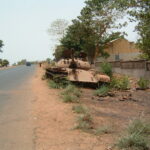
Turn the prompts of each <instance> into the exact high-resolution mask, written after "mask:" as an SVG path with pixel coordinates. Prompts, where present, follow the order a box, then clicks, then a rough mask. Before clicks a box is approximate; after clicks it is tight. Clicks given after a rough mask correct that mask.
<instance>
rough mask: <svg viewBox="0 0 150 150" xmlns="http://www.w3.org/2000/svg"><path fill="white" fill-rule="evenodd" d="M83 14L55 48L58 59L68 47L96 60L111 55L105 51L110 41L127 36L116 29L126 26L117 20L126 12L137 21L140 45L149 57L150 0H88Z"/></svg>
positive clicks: (76, 52)
mask: <svg viewBox="0 0 150 150" xmlns="http://www.w3.org/2000/svg"><path fill="white" fill-rule="evenodd" d="M85 4H86V5H85V7H84V8H83V9H82V10H81V13H80V16H78V17H77V18H76V19H74V20H73V21H72V24H71V25H70V26H68V28H67V30H66V32H65V34H64V36H63V37H62V38H61V40H60V45H58V46H57V47H56V49H55V52H54V56H55V58H56V60H58V59H60V58H61V57H62V55H63V54H64V53H63V51H65V50H71V51H72V50H74V54H75V55H78V54H79V53H80V52H85V53H86V54H87V56H88V60H89V61H90V62H91V63H93V62H94V60H95V58H96V56H98V55H100V56H102V57H108V54H107V53H106V52H105V51H104V49H105V46H106V45H107V43H108V42H110V41H111V40H114V39H117V38H120V37H124V33H120V32H114V29H120V28H121V27H123V26H125V25H126V22H124V23H122V24H120V23H118V24H117V22H118V19H120V18H122V17H123V16H124V15H126V14H127V13H128V14H129V15H130V16H131V17H130V21H137V22H138V24H137V26H136V28H135V29H136V31H137V32H138V34H139V39H138V42H137V44H138V46H139V48H140V49H141V50H142V52H143V53H144V54H145V55H147V56H148V57H149V58H150V21H149V20H150V1H149V0H129V1H127V0H86V1H85Z"/></svg>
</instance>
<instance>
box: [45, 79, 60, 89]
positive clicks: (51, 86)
mask: <svg viewBox="0 0 150 150" xmlns="http://www.w3.org/2000/svg"><path fill="white" fill-rule="evenodd" d="M48 85H49V87H50V88H53V89H60V88H61V87H60V85H59V84H58V83H56V82H55V81H53V80H49V81H48Z"/></svg>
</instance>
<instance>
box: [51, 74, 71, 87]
mask: <svg viewBox="0 0 150 150" xmlns="http://www.w3.org/2000/svg"><path fill="white" fill-rule="evenodd" d="M48 84H49V87H51V88H54V89H61V88H65V87H67V86H68V85H69V84H70V82H69V81H68V80H67V79H66V78H62V77H60V76H59V75H55V76H54V77H53V80H48Z"/></svg>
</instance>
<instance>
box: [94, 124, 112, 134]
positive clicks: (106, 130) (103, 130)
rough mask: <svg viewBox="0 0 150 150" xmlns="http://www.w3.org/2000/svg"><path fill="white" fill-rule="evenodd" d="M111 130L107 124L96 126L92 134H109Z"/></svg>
mask: <svg viewBox="0 0 150 150" xmlns="http://www.w3.org/2000/svg"><path fill="white" fill-rule="evenodd" d="M111 132H112V130H111V127H109V126H102V127H100V128H97V129H96V130H95V131H94V134H95V135H101V134H109V133H111Z"/></svg>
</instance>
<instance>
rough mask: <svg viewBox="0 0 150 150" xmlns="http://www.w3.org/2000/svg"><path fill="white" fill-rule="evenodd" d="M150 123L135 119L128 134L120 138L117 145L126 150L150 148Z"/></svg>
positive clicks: (147, 149) (146, 149) (145, 149)
mask: <svg viewBox="0 0 150 150" xmlns="http://www.w3.org/2000/svg"><path fill="white" fill-rule="evenodd" d="M149 139H150V123H149V122H148V123H147V122H144V121H142V120H134V121H133V122H132V123H131V124H130V125H129V127H128V129H127V135H126V136H123V137H121V138H120V139H119V142H118V143H117V146H118V147H119V148H120V149H125V150H149V149H150V140H149Z"/></svg>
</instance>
